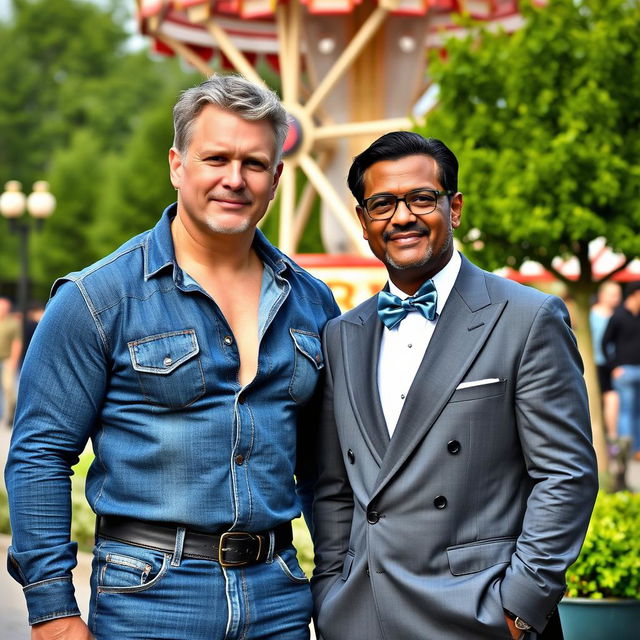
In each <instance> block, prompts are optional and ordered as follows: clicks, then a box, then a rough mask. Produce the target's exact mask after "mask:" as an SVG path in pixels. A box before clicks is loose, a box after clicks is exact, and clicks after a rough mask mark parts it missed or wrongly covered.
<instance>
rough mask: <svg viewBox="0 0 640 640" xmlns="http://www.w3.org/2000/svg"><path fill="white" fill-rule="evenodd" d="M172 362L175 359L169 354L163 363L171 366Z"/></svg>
mask: <svg viewBox="0 0 640 640" xmlns="http://www.w3.org/2000/svg"><path fill="white" fill-rule="evenodd" d="M172 362H173V360H172V359H171V358H170V357H169V356H167V357H166V358H165V359H164V360H163V361H162V364H163V365H164V366H165V367H170V366H171V363H172Z"/></svg>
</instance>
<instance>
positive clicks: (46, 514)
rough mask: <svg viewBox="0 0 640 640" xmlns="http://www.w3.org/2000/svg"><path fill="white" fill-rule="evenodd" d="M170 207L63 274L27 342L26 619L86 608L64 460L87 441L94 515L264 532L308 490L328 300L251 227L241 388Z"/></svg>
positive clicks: (231, 349)
mask: <svg viewBox="0 0 640 640" xmlns="http://www.w3.org/2000/svg"><path fill="white" fill-rule="evenodd" d="M174 215H175V204H174V205H172V206H170V207H168V208H167V209H166V210H165V212H164V214H163V216H162V218H161V219H160V221H159V222H158V224H157V225H156V226H155V228H154V229H152V230H151V231H148V232H145V233H143V234H141V235H139V236H137V237H135V238H133V239H132V240H130V241H128V242H127V243H126V244H124V245H123V246H122V247H121V248H119V249H118V250H117V251H115V252H114V253H113V254H111V255H110V256H107V257H106V258H104V259H103V260H101V261H99V262H98V263H96V264H95V265H93V266H91V267H88V268H87V269H85V270H83V271H81V272H78V273H73V274H70V275H68V276H66V277H65V278H62V279H61V280H58V281H57V282H56V283H55V284H54V287H53V293H52V298H51V300H50V302H49V304H48V306H47V311H46V313H45V315H44V318H43V320H42V322H41V323H40V325H39V327H38V329H37V331H36V333H35V336H34V338H33V341H32V343H31V346H30V348H29V353H28V355H27V358H26V361H25V364H24V368H23V373H22V381H21V386H20V397H19V402H18V409H17V415H16V423H15V429H14V434H13V441H12V445H11V450H10V454H9V459H8V463H7V467H6V482H7V487H8V491H9V495H10V507H11V524H12V527H13V546H12V547H11V548H10V550H9V560H8V565H9V571H10V572H11V574H12V575H13V576H14V577H15V578H16V579H17V580H18V581H19V582H20V583H21V584H22V585H23V586H24V591H25V594H26V597H27V605H28V608H29V614H30V616H29V619H30V622H31V624H34V623H36V622H40V621H43V620H49V619H53V618H57V617H64V616H68V615H77V614H78V613H79V611H78V608H77V604H76V602H75V598H74V595H73V586H72V585H71V573H70V572H71V569H72V568H73V567H74V566H75V563H76V558H75V556H76V544H75V543H73V542H70V541H69V525H70V495H69V487H70V481H69V474H70V471H69V469H70V466H71V465H73V464H74V463H75V462H76V460H77V459H78V456H79V454H80V453H81V452H82V451H83V449H84V447H85V444H86V443H87V441H88V439H89V438H91V440H92V444H93V450H94V453H95V461H94V462H93V464H92V465H91V468H90V470H89V473H88V476H87V483H86V494H87V498H88V501H89V503H90V504H91V507H92V508H93V510H94V511H95V512H96V513H97V514H99V515H115V516H125V517H131V518H137V519H142V520H149V521H156V522H165V523H179V524H180V525H182V526H186V527H188V528H189V527H190V528H194V529H197V530H200V531H207V532H221V531H225V530H229V529H234V530H240V531H243V530H244V531H260V530H264V529H270V528H272V527H274V526H276V525H278V524H280V523H282V522H286V521H288V520H291V519H292V518H295V517H296V516H298V515H299V513H300V509H301V501H302V502H304V501H305V500H308V499H309V497H308V491H306V493H305V492H301V491H299V493H304V495H302V496H298V495H297V494H296V482H295V479H294V474H295V473H296V460H297V456H296V448H297V446H298V447H299V446H300V443H301V442H302V441H304V440H305V436H306V435H309V434H310V432H311V431H313V424H312V423H310V422H308V421H306V420H305V419H304V415H305V411H303V409H305V407H306V409H307V411H306V413H307V414H310V413H312V412H311V411H309V408H310V407H311V406H312V403H311V400H312V399H313V398H314V397H315V396H314V394H315V391H316V387H317V383H318V380H319V376H320V372H321V369H322V368H323V366H324V363H323V356H322V350H321V346H320V333H321V331H322V328H323V326H324V324H325V323H326V322H327V320H329V319H330V318H332V317H334V316H336V315H337V314H338V313H339V310H338V307H337V305H336V303H335V301H334V299H333V296H332V295H331V292H330V290H329V289H328V287H327V286H326V285H325V284H323V283H322V282H320V281H319V280H317V279H316V278H313V277H312V276H311V275H309V274H308V273H306V272H305V271H303V270H302V269H300V267H298V266H297V265H296V264H295V263H294V262H293V261H291V260H290V259H289V258H287V257H286V256H285V255H284V254H282V253H281V252H280V251H278V250H277V249H276V248H275V247H273V246H272V245H271V244H269V242H268V241H267V240H266V239H265V237H264V236H263V235H262V234H261V233H260V231H257V232H256V236H255V241H254V247H255V249H256V251H257V252H258V254H259V256H260V257H261V259H262V261H263V263H264V265H265V269H264V277H263V284H262V292H261V297H260V309H259V339H260V346H259V357H258V370H257V374H256V377H255V379H254V380H253V381H252V382H251V383H250V384H248V385H246V386H245V387H244V388H242V387H241V385H240V383H239V381H238V370H239V353H238V349H237V347H236V343H235V340H234V337H233V334H232V332H231V329H230V328H229V325H228V323H227V321H226V320H225V318H224V316H223V315H222V313H221V311H220V309H219V308H218V306H217V305H216V304H215V302H214V300H212V299H211V298H210V297H209V296H208V295H207V294H206V293H205V292H204V291H203V290H202V289H201V288H200V286H199V285H198V284H197V283H196V282H194V281H193V280H192V279H191V278H189V276H188V275H187V274H186V273H184V272H183V271H182V270H181V269H180V267H179V266H178V265H177V263H176V259H175V254H174V249H173V242H172V238H171V228H170V225H171V219H172V217H173V216H174ZM315 413H316V414H317V412H315ZM311 480H312V478H311V479H309V478H307V484H308V483H309V482H310V481H311ZM303 485H304V482H302V481H301V475H300V474H298V489H299V490H300V489H301V487H303ZM307 488H308V487H307ZM305 506H306V505H305Z"/></svg>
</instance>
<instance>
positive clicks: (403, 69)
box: [137, 0, 522, 255]
mask: <svg viewBox="0 0 640 640" xmlns="http://www.w3.org/2000/svg"><path fill="white" fill-rule="evenodd" d="M137 10H138V20H139V26H140V30H141V32H142V33H143V34H146V35H147V36H149V37H151V38H152V39H153V45H154V48H155V50H156V51H158V52H160V53H164V54H168V55H178V56H180V57H181V58H182V59H184V60H185V61H186V62H188V63H189V64H190V65H192V66H193V67H195V68H196V69H198V70H199V71H200V72H201V73H202V74H203V75H204V76H207V77H208V76H209V75H211V74H212V73H213V72H214V70H215V69H220V68H223V69H231V70H235V71H237V72H239V73H240V74H242V75H243V76H245V77H246V78H248V79H250V80H252V81H254V82H257V83H260V84H264V80H263V78H262V76H261V74H260V73H259V71H258V69H259V68H260V65H269V67H271V69H273V70H274V71H275V72H276V73H277V76H275V77H279V80H280V86H279V87H278V89H279V91H280V95H281V98H282V101H283V104H284V106H285V108H286V109H287V111H288V113H289V115H290V120H291V127H290V133H289V137H288V138H287V141H286V143H285V149H284V151H285V154H284V159H285V165H286V168H285V171H284V172H283V175H282V178H281V183H280V187H279V196H278V200H279V224H278V245H279V246H280V248H281V249H282V250H283V251H285V252H286V253H295V252H296V250H297V248H298V245H299V242H300V239H301V237H302V234H303V231H304V228H305V225H306V224H307V223H308V221H309V218H310V213H311V210H312V205H313V202H314V201H315V198H316V197H317V196H319V197H320V199H321V203H322V204H321V216H320V228H321V234H322V239H323V242H324V245H325V249H326V251H327V252H328V253H334V254H335V253H339V254H345V253H346V254H355V255H369V252H368V249H367V248H366V246H365V244H364V241H363V239H362V233H361V229H360V226H359V224H358V222H357V219H356V217H355V215H354V214H353V200H352V198H351V196H350V194H349V193H348V190H347V187H346V180H345V178H346V173H347V169H348V165H349V162H350V158H352V157H353V156H354V155H355V154H356V153H358V152H359V151H360V150H362V149H363V148H365V147H366V146H367V145H368V144H369V143H370V142H371V141H372V140H373V139H375V138H376V137H377V136H379V135H382V134H383V133H386V132H388V131H393V130H396V129H411V128H412V127H413V126H414V125H415V122H416V120H420V119H421V118H422V117H424V115H425V114H424V113H423V112H421V105H424V104H425V102H428V100H429V92H428V89H429V81H428V78H427V74H426V66H427V53H426V50H428V49H438V48H441V47H442V45H443V42H444V37H445V36H446V35H447V34H457V33H462V32H464V29H463V28H462V27H460V26H459V25H458V23H457V22H456V20H455V15H456V14H460V13H466V14H468V15H470V16H471V17H472V18H475V19H477V20H482V21H484V22H486V23H489V25H491V26H498V25H499V26H501V27H503V28H505V29H506V30H507V31H513V30H515V29H517V28H518V26H519V25H520V24H521V20H522V18H521V16H520V14H519V12H518V7H517V0H182V1H178V0H175V1H171V0H137ZM263 75H264V74H263ZM274 88H275V87H274ZM421 98H422V100H421ZM300 172H302V173H303V174H304V176H306V181H305V182H306V184H305V186H304V188H302V189H299V188H298V187H297V176H298V175H299V174H300Z"/></svg>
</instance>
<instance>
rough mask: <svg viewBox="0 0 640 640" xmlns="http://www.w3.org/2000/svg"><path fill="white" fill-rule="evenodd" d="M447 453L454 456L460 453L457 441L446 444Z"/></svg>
mask: <svg viewBox="0 0 640 640" xmlns="http://www.w3.org/2000/svg"><path fill="white" fill-rule="evenodd" d="M447 451H448V452H449V453H450V454H451V455H453V456H455V455H456V453H460V443H459V442H458V441H457V440H449V442H447Z"/></svg>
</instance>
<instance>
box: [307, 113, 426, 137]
mask: <svg viewBox="0 0 640 640" xmlns="http://www.w3.org/2000/svg"><path fill="white" fill-rule="evenodd" d="M414 124H415V123H414V121H413V120H412V119H411V118H389V119H388V120H370V121H369V122H345V123H341V124H328V125H324V126H320V127H317V128H316V130H315V131H314V132H313V137H314V139H315V140H326V139H328V138H344V137H347V136H361V135H375V134H379V135H382V134H383V133H387V132H389V131H396V130H399V129H412V128H413V126H414Z"/></svg>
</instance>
